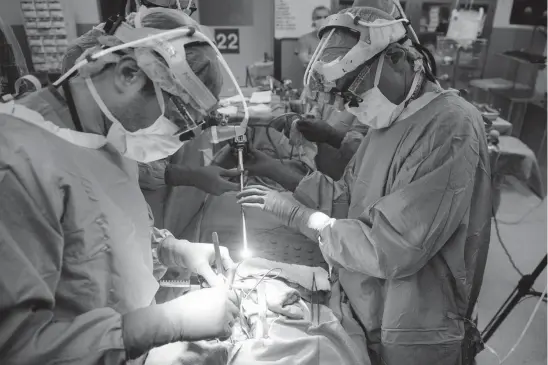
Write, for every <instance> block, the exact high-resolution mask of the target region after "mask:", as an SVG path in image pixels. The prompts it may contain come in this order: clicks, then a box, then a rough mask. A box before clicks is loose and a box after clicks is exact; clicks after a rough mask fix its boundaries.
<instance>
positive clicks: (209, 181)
mask: <svg viewBox="0 0 548 365" xmlns="http://www.w3.org/2000/svg"><path fill="white" fill-rule="evenodd" d="M130 3H131V4H134V1H133V0H132V1H130ZM141 3H142V5H141V6H145V5H146V6H147V7H149V8H151V9H154V8H156V9H158V8H168V9H169V8H171V9H178V4H179V5H181V7H182V8H183V10H185V9H187V8H188V9H195V6H194V3H193V2H192V1H180V3H177V2H176V1H175V0H172V1H149V2H141ZM187 13H188V12H186V13H185V16H181V17H180V18H181V19H182V20H183V22H184V25H189V26H198V23H197V22H195V21H194V20H193V19H191V18H190V17H189V16H188V15H186V14H187ZM132 17H133V14H129V15H128V18H129V19H130V20H131V19H132ZM130 20H128V21H130ZM103 27H104V24H100V25H98V26H97V27H95V28H93V29H92V30H90V31H89V32H87V33H86V34H84V35H82V36H80V37H79V38H78V39H76V41H75V42H73V43H72V44H71V46H70V47H69V50H68V51H67V53H66V54H65V57H64V58H63V72H66V71H68V70H69V69H70V68H71V67H72V66H74V64H75V63H76V60H77V59H78V58H80V57H81V56H82V54H83V53H84V52H85V51H86V50H87V49H89V48H91V47H95V46H97V45H98V44H99V41H98V38H99V37H102V36H104V35H105V33H104V31H103ZM196 55H197V56H198V57H199V58H197V59H194V60H193V63H194V64H195V65H196V67H195V69H196V70H198V71H197V72H198V73H207V71H208V70H209V66H208V65H209V61H208V59H207V58H203V55H200V54H196ZM200 58H201V59H200ZM195 132H198V133H199V131H195ZM197 152H198V151H197ZM139 173H140V174H139V178H140V180H139V182H140V185H141V187H142V189H143V190H144V191H146V192H147V194H148V195H153V196H154V199H156V198H157V195H161V194H160V193H159V192H158V191H159V189H160V188H162V187H163V186H172V187H173V186H191V187H195V188H197V189H200V190H202V191H204V192H205V193H208V194H213V195H221V194H223V193H226V192H229V191H237V190H239V185H238V184H237V183H234V182H230V181H229V179H231V178H234V177H237V176H238V172H237V171H236V170H226V169H222V168H221V167H219V166H191V165H187V164H180V163H174V162H173V161H172V159H170V158H168V159H163V160H159V161H150V162H147V163H144V162H139ZM147 199H148V198H147ZM151 199H152V198H151ZM156 200H157V199H156ZM153 209H154V210H155V211H156V213H155V214H159V212H160V211H163V208H162V207H159V206H158V207H157V204H153ZM160 220H161V219H160Z"/></svg>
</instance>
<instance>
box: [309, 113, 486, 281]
mask: <svg viewBox="0 0 548 365" xmlns="http://www.w3.org/2000/svg"><path fill="white" fill-rule="evenodd" d="M451 116H452V119H451V118H450V120H448V121H445V122H444V123H443V125H442V126H439V127H438V128H437V129H436V131H435V136H425V137H424V140H423V141H421V142H420V143H419V146H418V148H417V150H416V151H415V152H414V153H412V154H411V155H410V156H407V157H406V158H405V159H404V160H405V162H404V165H403V166H402V167H401V168H400V169H399V173H398V174H397V175H396V178H395V182H394V183H393V185H392V187H391V190H390V192H389V194H387V195H385V196H384V197H382V198H381V199H379V200H378V201H377V202H376V203H375V204H374V205H373V206H371V207H370V208H368V209H366V210H365V211H363V212H361V214H359V216H358V217H357V218H356V219H337V220H334V221H333V222H332V223H331V224H329V225H327V226H326V227H324V228H323V229H322V230H321V232H320V235H319V242H320V248H321V250H322V253H323V254H324V256H326V257H327V258H328V259H330V260H331V261H334V262H336V263H338V264H339V265H341V266H342V267H344V268H345V269H347V270H349V271H353V272H359V273H364V274H367V275H369V276H373V277H378V278H385V279H390V278H401V277H406V276H409V275H413V274H414V273H416V272H417V271H418V270H420V269H421V268H422V267H423V266H424V265H425V264H426V263H427V262H428V261H429V259H430V258H431V257H433V256H434V255H435V254H436V253H437V252H438V251H439V250H440V249H441V248H442V247H443V245H444V243H445V242H447V241H448V239H449V238H450V237H451V236H452V235H453V234H456V233H457V232H459V229H460V226H461V223H462V222H463V221H464V219H465V217H466V214H467V213H468V211H469V209H470V204H471V199H472V195H473V192H474V183H475V173H476V169H477V166H478V162H479V158H480V157H479V148H480V147H479V146H480V142H479V140H478V133H477V132H476V131H475V130H474V128H473V125H472V123H473V121H472V120H469V119H466V117H463V116H461V115H458V113H451ZM358 159H359V157H358ZM356 164H359V161H357V162H356ZM353 203H355V202H353Z"/></svg>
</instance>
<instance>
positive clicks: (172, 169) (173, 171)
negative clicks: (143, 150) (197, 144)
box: [164, 164, 195, 186]
mask: <svg viewBox="0 0 548 365" xmlns="http://www.w3.org/2000/svg"><path fill="white" fill-rule="evenodd" d="M194 177H195V174H194V173H193V171H192V169H191V168H189V167H187V166H182V165H176V164H168V165H167V166H166V170H165V173H164V180H165V182H166V185H167V186H194V183H195V182H194V179H193V178H194Z"/></svg>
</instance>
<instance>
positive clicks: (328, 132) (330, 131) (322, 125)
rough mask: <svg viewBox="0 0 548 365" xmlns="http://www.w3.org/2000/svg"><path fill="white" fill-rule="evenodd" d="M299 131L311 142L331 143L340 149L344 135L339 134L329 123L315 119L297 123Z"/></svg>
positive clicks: (302, 120)
mask: <svg viewBox="0 0 548 365" xmlns="http://www.w3.org/2000/svg"><path fill="white" fill-rule="evenodd" d="M297 130H298V131H299V132H301V134H302V135H303V137H304V138H306V139H307V140H308V141H310V142H316V143H329V144H330V145H332V146H333V147H335V148H339V147H340V145H341V142H342V140H343V139H344V134H341V133H339V132H338V131H337V130H336V129H335V128H333V127H331V126H330V125H329V124H328V123H326V122H325V121H321V120H316V119H314V118H304V119H301V120H299V121H297Z"/></svg>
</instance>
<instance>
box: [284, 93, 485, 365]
mask: <svg viewBox="0 0 548 365" xmlns="http://www.w3.org/2000/svg"><path fill="white" fill-rule="evenodd" d="M416 102H420V98H419V99H418V100H416ZM412 104H413V103H412ZM410 106H411V105H410ZM489 171H490V167H489V155H488V148H487V142H486V138H485V131H484V127H483V122H482V118H481V116H480V115H479V113H478V112H477V110H475V108H474V107H473V106H471V105H470V104H468V103H467V102H466V101H464V100H463V99H461V98H460V97H459V96H457V95H455V94H453V93H451V92H444V93H440V94H438V95H435V96H434V97H433V100H431V101H430V102H429V103H428V104H426V105H424V106H422V108H420V109H419V110H418V111H416V112H415V113H414V114H412V115H410V116H408V117H406V118H404V119H403V120H400V121H398V122H396V123H395V124H394V125H393V126H391V127H390V128H387V129H382V130H370V131H369V133H368V134H367V135H366V137H365V138H364V141H363V142H362V144H361V145H360V148H359V149H358V151H357V152H356V155H355V156H354V159H353V160H352V161H351V162H350V163H349V165H348V166H347V168H346V170H345V173H344V175H343V177H342V179H341V180H340V181H333V180H332V179H331V178H329V177H326V176H325V175H322V174H320V173H318V172H316V173H314V174H312V175H310V176H308V177H306V178H305V179H304V180H303V181H302V182H301V183H300V185H299V186H298V188H297V189H296V191H295V193H294V196H295V197H296V198H297V199H298V200H299V201H300V202H302V203H303V204H305V205H306V206H308V207H310V208H314V209H316V210H319V211H322V212H324V213H325V214H327V215H329V216H331V217H333V218H336V220H335V221H334V222H333V223H332V224H330V225H328V226H327V227H326V228H324V229H323V230H322V231H321V232H320V235H319V242H320V248H321V250H322V253H323V255H324V257H325V258H326V261H328V263H330V264H331V265H332V266H333V267H334V268H335V272H336V273H338V280H339V282H338V283H337V284H335V285H340V288H342V290H343V292H344V294H345V295H346V297H347V299H348V300H349V302H350V304H351V307H352V311H353V313H354V317H355V318H357V319H359V321H360V322H361V324H362V327H363V329H364V330H365V333H366V338H367V343H368V346H369V350H370V355H371V360H372V363H373V364H379V365H380V364H386V365H402V364H405V365H426V364H446V365H457V364H459V362H460V357H461V344H462V341H463V337H464V329H465V328H464V327H465V326H464V324H465V320H464V319H463V317H465V316H466V312H467V308H468V304H469V303H468V302H469V297H470V290H471V284H472V282H473V280H474V272H475V268H476V256H477V253H478V249H479V248H480V247H481V246H482V245H488V242H489V236H490V217H491V200H490V191H491V176H490V172H489ZM343 297H344V296H343Z"/></svg>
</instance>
